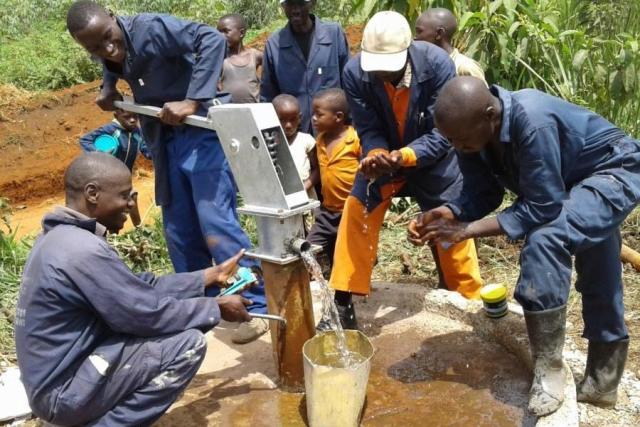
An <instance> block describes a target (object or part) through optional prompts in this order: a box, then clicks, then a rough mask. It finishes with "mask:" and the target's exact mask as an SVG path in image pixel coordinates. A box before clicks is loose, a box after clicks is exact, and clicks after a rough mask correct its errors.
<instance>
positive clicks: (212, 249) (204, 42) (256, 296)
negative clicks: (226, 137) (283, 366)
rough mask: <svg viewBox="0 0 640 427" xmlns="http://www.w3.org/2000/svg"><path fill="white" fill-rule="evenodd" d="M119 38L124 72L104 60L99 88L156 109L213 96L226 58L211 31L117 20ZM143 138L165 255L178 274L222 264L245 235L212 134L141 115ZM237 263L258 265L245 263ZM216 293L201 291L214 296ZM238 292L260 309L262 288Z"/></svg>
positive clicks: (161, 19) (147, 18)
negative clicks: (123, 92) (119, 85)
mask: <svg viewBox="0 0 640 427" xmlns="http://www.w3.org/2000/svg"><path fill="white" fill-rule="evenodd" d="M117 20H118V25H119V26H120V28H121V29H122V30H123V32H124V35H125V50H126V58H125V61H124V63H123V66H122V74H118V73H116V72H115V71H114V67H113V64H110V63H109V62H108V61H105V62H104V80H105V83H107V82H108V83H109V84H110V85H114V84H115V81H117V79H118V78H122V79H124V80H126V81H127V83H129V86H130V87H131V90H132V91H133V95H134V98H135V100H136V102H138V103H140V104H147V105H155V106H158V107H161V106H162V105H163V104H164V103H166V102H171V101H183V100H184V99H191V100H196V101H201V102H202V108H201V109H200V111H199V114H201V115H206V109H205V108H204V107H205V105H206V104H207V103H210V102H211V101H212V100H213V99H214V98H215V97H216V84H217V82H218V78H219V76H220V73H221V70H222V62H223V60H224V56H225V53H226V41H225V38H224V37H223V36H222V35H221V34H220V33H219V32H218V31H217V30H215V29H213V28H211V27H209V26H207V25H204V24H198V23H195V22H190V21H183V20H180V19H177V18H174V17H172V16H168V15H156V14H141V15H136V16H133V17H118V18H117ZM140 122H141V126H142V133H143V135H144V137H145V141H146V142H147V144H148V146H149V149H150V151H151V154H152V157H153V165H154V170H155V177H156V181H155V185H156V202H157V203H158V204H159V205H161V206H162V217H163V224H164V229H165V235H166V239H167V246H168V249H169V256H170V257H171V261H172V263H173V266H174V268H175V271H176V272H186V271H194V270H200V269H202V268H205V267H207V266H210V265H211V258H213V259H214V260H215V262H216V263H220V262H222V261H224V260H226V259H228V258H229V257H231V256H233V255H234V254H235V253H237V252H238V250H240V249H241V248H249V247H250V246H251V243H250V241H249V238H248V237H247V235H246V234H245V233H244V231H243V230H242V228H241V227H240V224H239V221H238V216H237V213H236V194H235V193H236V188H235V187H236V186H235V182H234V180H233V176H232V174H231V170H230V168H229V165H228V163H227V161H226V159H225V157H224V152H223V150H222V147H220V142H219V140H218V136H217V134H216V133H215V132H213V131H210V130H207V129H201V128H196V127H192V126H186V125H184V126H175V127H174V126H168V125H165V124H163V123H162V122H160V121H159V120H156V119H153V118H149V117H146V116H142V117H140ZM240 265H243V266H246V267H255V266H258V265H259V263H258V262H257V261H256V260H253V259H250V258H243V259H242V260H241V261H240ZM218 292H219V289H218V288H215V289H212V290H211V291H208V292H207V295H209V294H210V295H216V294H217V293H218ZM243 295H244V296H245V297H246V298H249V299H250V300H252V301H253V304H252V305H251V306H249V310H250V311H252V312H262V313H264V312H266V300H265V297H264V285H263V284H262V282H261V283H260V284H259V286H254V287H252V288H251V289H249V290H247V291H245V292H244V293H243Z"/></svg>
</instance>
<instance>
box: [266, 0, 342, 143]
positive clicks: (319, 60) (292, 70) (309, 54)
mask: <svg viewBox="0 0 640 427" xmlns="http://www.w3.org/2000/svg"><path fill="white" fill-rule="evenodd" d="M315 3H316V1H315V0H280V5H281V6H282V10H283V11H284V14H285V15H286V17H287V25H286V26H285V27H284V28H282V29H280V30H278V31H277V32H275V33H273V34H271V36H269V39H268V40H267V45H266V46H265V48H264V68H263V70H262V85H261V87H260V97H261V99H262V101H263V102H269V101H271V100H272V99H273V98H275V97H276V95H279V94H281V93H288V94H290V95H293V96H295V97H296V98H298V102H300V113H301V114H302V119H301V124H300V129H301V130H302V131H303V132H306V133H312V131H313V129H312V128H311V100H312V98H313V95H314V94H315V93H317V92H318V91H320V90H321V89H326V88H330V87H342V70H343V69H344V66H345V64H346V63H347V61H348V60H349V46H348V43H347V37H346V35H345V34H344V31H343V29H342V28H341V27H340V25H339V24H337V23H333V22H324V21H322V20H320V18H318V17H316V16H314V15H313V14H312V13H311V11H312V10H313V8H314V6H315Z"/></svg>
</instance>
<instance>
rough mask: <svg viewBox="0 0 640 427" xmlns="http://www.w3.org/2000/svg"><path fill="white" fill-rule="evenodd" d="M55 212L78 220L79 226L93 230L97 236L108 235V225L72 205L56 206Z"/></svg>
mask: <svg viewBox="0 0 640 427" xmlns="http://www.w3.org/2000/svg"><path fill="white" fill-rule="evenodd" d="M53 213H54V214H59V215H60V216H66V217H71V218H73V219H76V220H78V224H77V226H78V227H80V228H82V229H84V230H87V231H91V232H92V233H93V234H95V235H96V236H99V237H105V236H106V235H107V227H105V226H104V225H102V224H100V223H99V222H98V221H97V220H96V219H95V218H91V217H88V216H86V215H85V214H83V213H80V212H78V211H76V210H74V209H71V208H70V207H67V206H56V207H55V208H54V210H53Z"/></svg>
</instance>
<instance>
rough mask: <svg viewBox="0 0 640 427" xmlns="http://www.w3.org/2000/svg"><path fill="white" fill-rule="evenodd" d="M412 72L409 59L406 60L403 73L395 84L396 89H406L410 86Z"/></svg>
mask: <svg viewBox="0 0 640 427" xmlns="http://www.w3.org/2000/svg"><path fill="white" fill-rule="evenodd" d="M412 76H413V73H412V72H411V64H410V61H407V67H406V68H405V69H404V75H403V76H402V78H401V79H400V81H399V82H398V84H397V85H396V89H408V88H410V87H411V77H412Z"/></svg>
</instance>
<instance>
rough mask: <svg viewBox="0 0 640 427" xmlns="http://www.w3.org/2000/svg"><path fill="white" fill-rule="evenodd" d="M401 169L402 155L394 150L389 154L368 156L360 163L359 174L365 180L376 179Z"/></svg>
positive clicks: (381, 153) (380, 153) (382, 153)
mask: <svg viewBox="0 0 640 427" xmlns="http://www.w3.org/2000/svg"><path fill="white" fill-rule="evenodd" d="M401 167H402V153H400V151H398V150H394V151H392V152H390V153H387V152H384V151H383V152H379V153H376V154H373V155H371V156H368V157H366V158H364V159H362V161H361V162H360V172H362V174H363V175H364V176H365V178H367V179H378V178H379V177H381V176H382V175H387V174H391V173H393V172H395V171H397V170H398V169H400V168H401Z"/></svg>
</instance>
